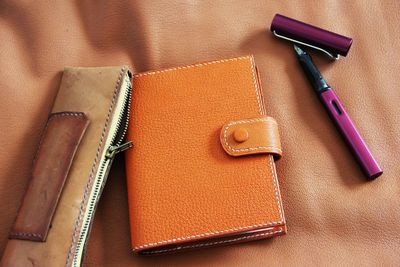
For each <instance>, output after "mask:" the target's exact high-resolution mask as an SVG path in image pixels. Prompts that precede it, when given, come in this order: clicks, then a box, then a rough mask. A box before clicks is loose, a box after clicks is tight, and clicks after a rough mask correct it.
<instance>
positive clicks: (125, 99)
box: [114, 79, 132, 145]
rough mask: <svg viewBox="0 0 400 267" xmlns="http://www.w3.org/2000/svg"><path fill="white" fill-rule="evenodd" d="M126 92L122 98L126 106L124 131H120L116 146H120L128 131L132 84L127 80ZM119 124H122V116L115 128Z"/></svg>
mask: <svg viewBox="0 0 400 267" xmlns="http://www.w3.org/2000/svg"><path fill="white" fill-rule="evenodd" d="M127 91H128V93H127V96H126V95H125V97H124V102H125V103H127V106H126V107H124V110H125V109H126V122H125V127H124V130H123V131H122V134H121V139H120V140H118V143H117V145H120V144H121V143H122V141H123V140H124V137H125V134H126V132H127V131H128V125H129V119H130V115H131V114H130V113H131V112H130V111H131V100H132V83H131V81H130V80H129V79H128V90H127ZM121 123H122V116H121V117H120V118H119V119H118V123H117V127H119V126H120V125H121ZM114 138H115V137H114Z"/></svg>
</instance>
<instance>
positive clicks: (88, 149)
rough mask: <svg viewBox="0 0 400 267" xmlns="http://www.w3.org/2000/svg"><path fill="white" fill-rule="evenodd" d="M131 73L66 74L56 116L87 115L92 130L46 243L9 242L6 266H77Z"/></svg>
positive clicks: (67, 71) (97, 70) (79, 71)
mask: <svg viewBox="0 0 400 267" xmlns="http://www.w3.org/2000/svg"><path fill="white" fill-rule="evenodd" d="M126 73H127V68H126V67H103V68H74V67H68V68H66V69H65V70H64V72H63V76H62V81H61V85H60V89H59V92H58V94H57V97H56V99H55V102H54V106H53V107H52V113H59V112H64V111H70V110H74V111H80V112H83V113H85V114H86V116H87V118H88V120H90V125H89V126H88V128H87V130H86V132H85V135H84V137H83V138H82V140H81V143H80V145H79V147H78V149H77V151H76V154H75V157H74V160H73V163H72V165H71V169H70V172H69V174H68V179H67V182H66V183H65V184H64V188H63V191H62V194H61V196H60V199H59V203H58V206H57V209H56V211H55V213H54V216H53V220H52V226H51V229H50V231H49V232H48V235H47V239H46V242H31V241H26V240H17V239H11V240H9V241H8V242H7V245H6V248H5V250H4V253H3V257H2V259H1V262H0V266H2V267H3V266H4V267H6V266H7V267H8V266H10V267H11V266H12V267H14V266H21V267H22V266H71V263H72V258H73V256H74V254H75V251H76V249H77V243H78V235H79V233H80V231H81V229H82V228H83V227H86V226H83V223H82V221H83V217H84V215H85V214H87V210H88V209H89V205H90V206H94V207H96V204H97V203H96V202H94V203H89V195H90V194H91V192H93V188H95V187H96V185H95V174H96V173H97V170H98V169H99V168H100V158H101V157H100V156H99V155H101V154H102V152H103V151H104V150H106V149H107V148H106V147H105V143H106V141H105V140H106V139H107V137H108V135H109V133H110V126H111V124H112V123H111V120H113V118H114V117H113V113H114V112H115V106H116V105H115V103H116V102H117V101H118V100H117V99H118V98H119V97H122V96H120V94H119V92H120V89H121V83H122V79H123V78H124V76H125V75H126ZM37 145H38V144H37ZM37 145H36V146H37ZM104 153H105V152H104ZM53 167H54V166H53ZM103 171H104V170H103Z"/></svg>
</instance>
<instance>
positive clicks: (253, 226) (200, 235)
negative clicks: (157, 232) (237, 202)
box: [133, 221, 282, 251]
mask: <svg viewBox="0 0 400 267" xmlns="http://www.w3.org/2000/svg"><path fill="white" fill-rule="evenodd" d="M281 223H282V222H281V221H279V222H268V223H263V224H255V225H249V226H242V227H236V228H231V229H226V230H221V231H214V232H209V233H202V234H197V235H191V236H187V237H177V238H173V239H170V240H164V241H158V242H154V243H149V244H146V245H141V246H136V247H134V249H133V251H135V250H138V249H142V248H147V247H151V246H155V245H161V244H166V243H169V242H176V241H186V240H190V239H194V238H199V237H207V236H212V235H215V234H223V233H227V232H232V231H238V230H244V229H251V228H255V227H257V228H261V227H267V226H275V225H279V224H281Z"/></svg>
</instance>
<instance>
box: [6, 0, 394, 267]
mask: <svg viewBox="0 0 400 267" xmlns="http://www.w3.org/2000/svg"><path fill="white" fill-rule="evenodd" d="M399 9H400V2H399V1H396V0H388V1H379V0H372V1H368V2H366V1H363V0H356V1H329V0H311V1H303V0H294V1H265V0H240V1H229V2H228V1H211V0H205V1H198V2H193V1H112V2H111V1H107V2H99V1H90V0H89V1H57V2H55V1H53V2H49V1H12V0H11V1H9V0H8V1H7V0H5V1H1V3H0V39H1V42H0V58H1V60H0V66H1V72H0V99H1V101H2V105H1V107H0V110H1V112H0V123H1V125H2V129H1V131H0V147H1V149H0V163H1V168H0V200H1V201H0V212H1V215H0V253H1V252H2V251H4V248H5V244H6V242H7V236H8V233H9V231H10V228H11V226H12V224H13V221H14V220H15V218H16V215H17V212H18V207H19V206H20V204H21V201H22V197H23V194H24V192H25V190H26V188H27V186H28V183H29V177H30V170H31V163H32V159H33V158H34V154H35V150H36V148H37V144H38V142H39V139H40V133H41V131H42V130H43V128H44V126H45V123H46V120H47V117H48V114H49V111H50V109H51V106H52V102H53V99H54V96H55V94H56V91H57V89H58V86H59V83H60V79H61V71H62V70H63V67H64V66H66V65H70V66H71V65H72V66H105V65H120V64H129V65H131V66H134V68H135V70H136V72H139V71H146V70H151V69H160V68H167V67H173V66H181V65H186V64H191V63H194V62H198V61H207V60H212V59H217V58H228V57H234V56H239V55H244V54H254V56H255V60H256V62H257V65H258V68H259V71H260V74H261V75H260V77H261V80H262V81H261V84H262V85H263V88H264V95H265V99H266V106H267V114H269V115H270V116H272V117H274V118H275V119H276V120H277V121H278V122H279V125H280V133H281V141H282V146H283V148H284V150H285V155H284V157H283V158H282V159H281V160H279V161H278V162H277V163H276V168H277V172H278V173H279V182H280V186H281V192H282V199H283V204H284V207H285V215H286V219H287V225H288V234H287V235H285V236H282V237H279V238H275V239H271V240H263V241H256V242H249V243H244V244H238V245H232V246H226V247H220V248H210V249H204V250H198V251H193V252H188V253H181V254H175V255H167V256H159V257H140V256H134V255H132V252H131V250H130V238H129V234H128V233H129V219H128V207H127V194H126V185H125V181H126V180H125V176H124V162H123V159H122V157H118V160H117V161H116V162H115V164H114V168H113V170H112V171H111V174H110V177H109V180H108V184H107V186H106V187H105V188H104V194H103V196H102V199H101V201H100V203H99V207H98V210H97V212H96V218H95V223H94V225H93V229H92V234H91V238H90V243H89V246H88V250H87V257H86V265H87V266H115V265H118V266H188V265H192V266H210V265H211V266H265V265H274V264H275V265H276V264H279V265H292V266H293V265H297V266H299V265H300V266H301V265H317V264H318V265H332V266H338V265H362V266H376V265H398V264H399V262H400V253H398V251H399V247H400V234H399V233H400V224H399V221H400V205H399V197H400V183H399V173H400V164H398V161H399V160H398V155H399V151H400V139H399V136H400V115H399V104H398V103H399V100H400V91H399V88H400V80H399V79H398V78H397V77H398V73H399V70H400V63H399V62H400V53H399V52H398V51H399V50H400V33H399V21H400V13H399V12H398V10H399ZM275 13H281V14H283V15H287V16H290V17H293V18H295V19H298V20H301V21H304V22H307V23H311V24H314V25H317V26H319V27H322V28H325V29H328V30H331V31H334V32H337V33H340V34H343V35H345V36H349V37H352V38H353V45H352V47H351V49H350V52H349V54H348V55H347V57H345V58H342V59H340V60H339V61H336V62H332V61H330V60H328V59H327V58H326V57H325V56H324V55H322V54H321V53H318V52H311V51H310V50H308V51H309V52H311V54H312V56H313V59H314V61H315V63H316V64H317V65H318V67H319V68H320V70H321V72H322V74H323V75H324V76H325V78H326V79H327V81H328V82H329V83H330V85H331V86H332V87H333V88H334V89H335V91H336V93H337V95H338V96H339V97H340V99H341V101H342V103H343V105H344V106H345V108H346V109H347V111H348V113H349V114H350V116H351V118H352V120H353V121H354V123H355V124H356V126H357V128H358V130H359V131H360V133H361V135H362V136H363V137H364V139H365V141H366V143H367V144H368V146H369V148H370V149H371V151H372V152H373V154H374V156H375V157H376V159H377V160H378V162H379V163H380V164H381V165H382V168H383V170H384V174H383V175H382V176H381V177H379V178H378V179H376V180H374V181H371V182H366V181H365V178H364V175H363V173H362V172H361V171H360V169H359V167H358V166H357V164H356V163H355V161H354V159H353V157H352V155H351V154H350V152H349V150H348V148H347V147H346V145H345V143H344V142H343V141H342V139H341V137H340V136H339V135H338V133H337V131H336V129H335V127H334V126H333V125H332V123H331V121H329V118H328V116H327V114H326V112H325V110H324V107H323V106H322V105H321V103H319V100H318V98H317V97H316V96H315V94H314V92H313V91H312V89H311V88H310V85H309V83H308V81H307V80H306V78H305V77H304V74H303V72H302V70H301V69H300V66H299V65H298V63H297V60H296V58H295V56H294V54H293V51H292V50H293V48H292V46H291V45H290V44H289V43H288V42H285V41H281V40H278V39H276V38H275V37H274V36H272V34H271V33H270V32H269V26H270V23H271V20H272V18H273V16H274V14H275ZM99 99H100V98H99ZM116 263H117V264H116Z"/></svg>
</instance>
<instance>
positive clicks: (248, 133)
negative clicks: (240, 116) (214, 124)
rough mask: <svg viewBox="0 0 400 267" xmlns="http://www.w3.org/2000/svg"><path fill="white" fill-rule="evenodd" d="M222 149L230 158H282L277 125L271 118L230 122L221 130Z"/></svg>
mask: <svg viewBox="0 0 400 267" xmlns="http://www.w3.org/2000/svg"><path fill="white" fill-rule="evenodd" d="M220 140H221V144H222V147H223V148H224V150H225V151H226V153H228V154H229V155H231V156H244V155H249V154H273V155H274V157H275V159H279V158H280V157H281V156H282V148H281V141H280V137H279V131H278V123H277V122H276V121H275V119H273V118H271V117H262V118H254V119H246V120H238V121H230V122H228V123H226V124H225V125H224V126H223V127H222V129H221V135H220Z"/></svg>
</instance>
